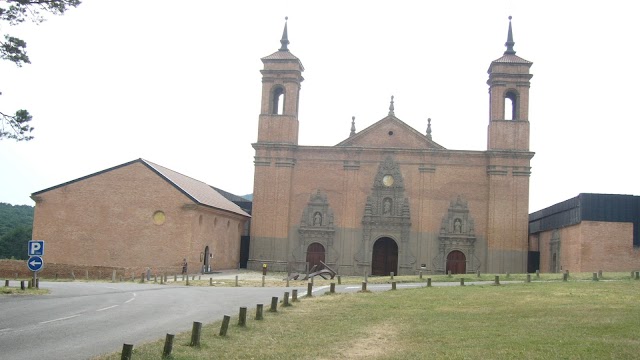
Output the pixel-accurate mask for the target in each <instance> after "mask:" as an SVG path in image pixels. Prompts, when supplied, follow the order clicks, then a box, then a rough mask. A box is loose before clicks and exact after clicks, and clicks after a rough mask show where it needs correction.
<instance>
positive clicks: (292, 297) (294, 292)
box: [291, 289, 298, 302]
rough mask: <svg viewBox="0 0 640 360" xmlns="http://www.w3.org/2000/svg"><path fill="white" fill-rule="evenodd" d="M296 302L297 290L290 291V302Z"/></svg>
mask: <svg viewBox="0 0 640 360" xmlns="http://www.w3.org/2000/svg"><path fill="white" fill-rule="evenodd" d="M296 301H298V289H293V290H291V302H296Z"/></svg>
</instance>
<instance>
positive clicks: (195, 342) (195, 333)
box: [189, 321, 202, 347]
mask: <svg viewBox="0 0 640 360" xmlns="http://www.w3.org/2000/svg"><path fill="white" fill-rule="evenodd" d="M201 332H202V323H201V322H197V321H194V322H193V329H192V330H191V343H189V346H195V347H200V333H201Z"/></svg>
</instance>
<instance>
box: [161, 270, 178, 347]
mask: <svg viewBox="0 0 640 360" xmlns="http://www.w3.org/2000/svg"><path fill="white" fill-rule="evenodd" d="M161 279H162V278H161ZM174 337H175V335H174V334H167V336H166V337H165V338H164V349H162V358H163V359H164V358H168V357H169V356H171V352H172V351H173V338H174Z"/></svg>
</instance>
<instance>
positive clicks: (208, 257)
mask: <svg viewBox="0 0 640 360" xmlns="http://www.w3.org/2000/svg"><path fill="white" fill-rule="evenodd" d="M210 272H211V254H210V253H209V246H206V247H205V248H204V265H203V266H202V273H203V274H207V273H210Z"/></svg>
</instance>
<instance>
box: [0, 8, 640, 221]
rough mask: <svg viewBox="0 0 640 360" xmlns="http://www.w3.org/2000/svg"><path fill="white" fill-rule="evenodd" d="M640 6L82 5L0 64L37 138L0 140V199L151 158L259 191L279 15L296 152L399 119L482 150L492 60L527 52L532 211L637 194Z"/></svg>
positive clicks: (3, 82)
mask: <svg viewBox="0 0 640 360" xmlns="http://www.w3.org/2000/svg"><path fill="white" fill-rule="evenodd" d="M638 10H640V5H638V3H637V2H635V1H622V0H620V1H606V2H605V1H598V2H595V1H508V0H499V1H476V0H469V1H371V0H369V1H344V0H343V1H326V0H325V1H321V2H320V1H313V2H312V1H227V2H219V1H205V0H202V1H197V0H192V1H184V2H176V1H162V0H153V1H151V0H136V1H125V0H109V1H97V0H85V1H84V2H83V4H82V5H81V6H80V7H79V8H77V9H72V10H70V11H69V12H68V13H67V14H66V15H64V16H62V17H50V18H49V20H48V21H46V22H45V23H43V24H41V25H39V26H36V25H31V24H24V25H20V26H15V27H9V26H8V25H7V24H1V25H0V31H1V32H2V34H5V33H11V34H12V35H15V36H19V37H22V38H23V39H24V40H25V41H27V44H28V47H27V49H28V53H29V56H30V58H31V62H32V64H31V65H25V66H24V67H22V68H18V67H16V66H15V65H14V64H12V63H9V62H7V61H0V91H1V92H2V96H0V111H2V112H5V113H7V112H15V110H17V109H19V108H26V109H28V110H29V111H30V112H31V113H32V114H33V117H34V120H33V121H32V125H33V126H34V127H35V131H34V133H33V135H34V136H35V139H34V140H32V141H30V142H15V141H9V140H2V141H0V202H7V203H11V204H29V205H33V204H34V203H33V201H32V200H31V199H30V198H29V195H30V194H31V193H33V192H36V191H39V190H43V189H45V188H48V187H51V186H55V185H58V184H60V183H63V182H66V181H69V180H73V179H76V178H78V177H82V176H85V175H88V174H91V173H93V172H97V171H101V170H104V169H106V168H109V167H112V166H115V165H119V164H122V163H125V162H128V161H131V160H134V159H137V158H144V159H147V160H149V161H152V162H155V163H157V164H160V165H162V166H165V167H168V168H170V169H172V170H175V171H178V172H180V173H182V174H185V175H187V176H190V177H193V178H195V179H198V180H201V181H204V182H206V183H208V184H210V185H213V186H216V187H219V188H222V189H224V190H227V191H229V192H232V193H235V194H238V195H244V194H248V193H251V192H252V191H253V155H254V150H253V148H252V147H251V143H253V142H255V141H256V139H257V124H258V114H259V112H260V96H261V94H260V92H261V75H260V72H259V71H260V69H261V68H262V63H261V62H260V58H261V57H264V56H267V55H269V54H271V53H273V52H274V51H276V50H277V49H278V48H279V46H280V42H279V40H280V37H281V34H282V29H283V26H284V17H285V16H289V25H288V29H289V40H290V41H291V44H290V45H289V49H290V50H291V52H292V53H293V54H294V55H296V56H297V57H298V58H300V60H301V61H302V63H303V64H304V66H305V69H306V71H305V72H304V74H303V76H304V77H305V81H304V83H303V86H302V92H301V97H300V113H299V120H300V137H299V143H300V144H301V145H328V146H331V145H335V144H337V143H338V142H340V141H342V140H343V139H344V138H346V137H347V136H348V135H349V130H350V126H351V116H356V128H357V130H358V131H360V130H362V129H364V128H366V127H367V126H369V125H371V124H373V123H375V122H376V121H378V120H380V119H382V118H383V117H385V116H386V115H387V112H388V107H389V98H390V96H391V95H394V96H395V114H396V116H397V117H398V118H400V119H401V120H402V121H404V122H406V123H407V124H409V125H410V126H412V127H414V128H415V129H417V130H418V131H420V132H423V133H424V131H425V130H426V126H427V118H431V119H432V129H433V133H432V135H433V139H434V140H435V141H436V142H438V143H439V144H441V145H442V146H444V147H446V148H448V149H459V150H486V141H487V125H488V113H489V96H488V93H487V90H488V87H487V85H486V80H487V69H488V67H489V64H490V63H491V61H492V60H494V59H497V58H499V57H500V56H501V55H502V53H503V52H504V50H505V48H504V42H505V41H506V36H507V28H508V20H507V17H508V16H509V15H512V16H513V32H514V39H515V43H516V44H515V50H516V51H517V55H518V56H521V57H523V58H524V59H527V60H530V61H533V66H532V67H531V72H532V73H533V75H534V76H533V78H532V80H531V93H530V113H529V120H530V123H531V150H532V151H534V152H535V153H536V155H535V157H534V158H533V160H532V162H531V165H532V175H531V182H530V185H531V186H530V210H531V211H535V210H539V209H542V208H545V207H547V206H550V205H553V204H555V203H557V202H559V201H562V200H566V199H568V198H571V197H574V196H576V195H578V193H581V192H594V193H614V194H635V195H640V182H639V181H638V178H637V173H638V151H637V143H638V141H639V140H638V139H639V138H638V130H639V129H640V125H639V122H640V118H639V115H638V104H639V103H640V87H639V86H638V84H640V72H639V71H638V69H637V67H638V65H637V62H638V50H637V43H638V36H639V35H640V21H638V19H637V15H638V13H639V11H638Z"/></svg>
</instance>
